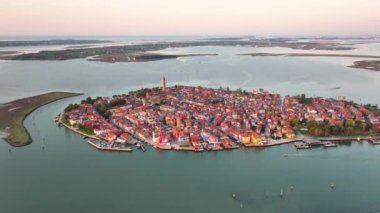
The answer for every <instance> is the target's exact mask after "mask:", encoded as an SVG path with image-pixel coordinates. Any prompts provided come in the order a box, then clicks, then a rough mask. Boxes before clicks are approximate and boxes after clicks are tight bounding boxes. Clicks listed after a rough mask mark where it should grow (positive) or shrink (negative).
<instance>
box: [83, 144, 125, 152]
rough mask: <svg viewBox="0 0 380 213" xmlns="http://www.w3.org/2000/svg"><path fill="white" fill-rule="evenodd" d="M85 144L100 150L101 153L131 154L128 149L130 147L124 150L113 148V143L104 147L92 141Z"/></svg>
mask: <svg viewBox="0 0 380 213" xmlns="http://www.w3.org/2000/svg"><path fill="white" fill-rule="evenodd" d="M87 143H88V144H90V145H91V146H93V147H95V148H96V149H98V150H102V151H118V152H132V148H130V147H126V148H122V147H114V145H115V144H114V142H113V143H111V144H107V145H104V146H103V145H101V144H96V143H95V142H93V141H87Z"/></svg>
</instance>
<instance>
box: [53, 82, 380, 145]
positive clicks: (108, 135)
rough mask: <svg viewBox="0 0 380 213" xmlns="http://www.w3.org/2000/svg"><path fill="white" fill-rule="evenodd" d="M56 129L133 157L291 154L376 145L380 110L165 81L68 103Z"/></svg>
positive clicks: (273, 94) (336, 100)
mask: <svg viewBox="0 0 380 213" xmlns="http://www.w3.org/2000/svg"><path fill="white" fill-rule="evenodd" d="M59 123H60V124H62V125H64V126H65V127H66V128H68V129H69V130H72V131H74V132H76V133H79V134H81V135H83V136H85V137H87V138H90V139H92V140H89V141H88V143H89V144H90V145H92V146H94V147H96V148H97V149H101V150H113V151H120V149H121V150H122V151H131V148H130V146H132V145H138V147H142V144H143V143H146V144H149V145H151V146H153V147H155V148H158V149H164V150H184V151H195V152H201V151H204V150H208V151H219V150H225V149H226V150H228V149H235V148H239V147H269V146H275V145H281V144H287V143H295V142H297V143H296V144H295V146H296V148H311V147H312V146H317V145H322V146H325V147H334V146H335V145H336V144H335V143H334V142H337V141H347V140H363V139H364V140H370V141H371V142H372V143H374V144H379V142H378V141H377V140H378V133H379V132H380V110H379V109H378V108H377V106H373V105H360V104H357V103H354V102H351V101H346V100H345V98H344V97H340V98H339V99H332V98H329V99H325V98H321V97H315V98H308V97H306V96H305V95H303V94H301V95H297V96H288V95H287V96H285V97H284V98H281V97H280V95H279V94H277V93H269V92H266V91H264V90H259V91H256V90H254V91H252V92H248V91H243V90H240V89H239V90H236V91H231V90H230V89H228V88H219V89H211V88H203V87H200V86H198V87H190V86H180V85H178V86H174V87H166V80H165V78H163V80H162V87H155V88H152V89H147V88H146V89H141V90H137V91H131V92H130V93H129V94H124V95H114V96H113V97H110V98H108V97H97V98H94V99H93V98H91V97H88V98H87V99H85V100H82V102H81V104H70V105H69V106H67V107H66V108H65V111H64V112H63V113H62V114H61V115H60V119H59Z"/></svg>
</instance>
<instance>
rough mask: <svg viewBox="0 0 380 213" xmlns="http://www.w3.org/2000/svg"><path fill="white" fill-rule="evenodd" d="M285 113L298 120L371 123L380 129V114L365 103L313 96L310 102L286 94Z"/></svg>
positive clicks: (332, 123)
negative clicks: (369, 108)
mask: <svg viewBox="0 0 380 213" xmlns="http://www.w3.org/2000/svg"><path fill="white" fill-rule="evenodd" d="M284 115H285V116H287V117H289V118H292V119H297V120H300V121H302V120H314V121H316V122H319V123H322V122H328V123H329V124H330V125H332V126H339V125H343V124H344V123H345V122H346V123H347V122H349V123H352V124H354V123H357V122H359V123H365V124H367V123H369V124H371V125H372V126H374V127H375V129H376V128H377V130H378V131H380V116H378V115H376V114H375V113H374V112H372V111H370V110H368V109H367V108H365V107H364V106H363V105H357V104H354V103H350V102H347V101H344V100H336V99H324V98H321V97H316V98H311V99H310V103H309V104H305V103H300V100H299V98H298V97H290V96H285V98H284Z"/></svg>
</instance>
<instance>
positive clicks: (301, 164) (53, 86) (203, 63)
mask: <svg viewBox="0 0 380 213" xmlns="http://www.w3.org/2000/svg"><path fill="white" fill-rule="evenodd" d="M246 50H247V49H245V48H219V47H218V48H216V47H213V48H207V47H204V48H188V49H186V50H184V51H188V52H200V51H202V52H217V53H219V54H221V55H220V56H216V57H211V56H210V57H193V58H182V59H178V60H164V61H156V62H147V63H131V64H125V63H116V64H105V63H99V62H87V61H84V60H71V61H65V62H40V61H28V62H18V61H12V62H4V61H1V62H0V76H1V78H0V91H1V96H0V97H1V100H0V102H6V101H9V100H12V99H15V98H19V97H24V96H28V95H32V94H37V93H40V92H45V91H52V90H65V91H78V92H84V93H86V95H85V96H84V97H86V96H88V95H92V96H97V95H112V94H114V93H126V92H128V91H129V90H131V89H136V88H141V87H147V86H156V85H158V84H159V83H160V79H161V77H162V76H163V75H165V77H166V79H167V81H168V82H169V85H175V84H187V85H202V86H210V87H219V86H229V87H231V88H243V89H247V90H251V89H258V88H265V89H268V90H270V91H276V92H280V93H281V94H288V93H289V94H295V93H301V92H306V93H307V94H310V95H322V96H325V97H334V96H336V95H346V96H347V97H349V98H350V99H354V100H357V101H361V102H369V103H376V104H379V103H380V101H379V99H378V91H379V89H380V83H379V82H380V81H379V78H380V75H379V74H378V73H376V72H371V71H365V70H357V69H350V68H346V67H344V66H342V65H341V64H336V63H328V62H323V61H318V60H316V61H313V60H308V59H302V58H287V57H257V58H253V57H243V56H235V54H234V53H236V52H241V51H246ZM337 86H339V87H341V89H340V90H332V89H331V88H333V87H337ZM81 98H83V97H76V98H70V99H66V100H60V101H58V102H55V103H52V104H49V105H47V106H44V107H42V108H40V109H39V110H37V111H35V112H34V113H32V114H31V115H30V116H29V117H28V118H27V119H26V121H25V125H26V127H27V128H28V130H29V132H30V134H31V136H32V138H33V140H34V141H33V143H32V144H31V145H29V146H26V147H22V148H12V147H10V146H9V145H7V144H6V143H5V142H4V143H0V168H1V172H0V212H7V213H8V212H9V213H13V212H14V213H19V212H31V213H34V212H36V213H40V212H57V213H60V212H94V213H96V212H99V213H101V212H115V213H118V212H153V211H154V212H185V213H186V212H371V211H376V210H380V201H379V199H378V195H379V193H380V188H379V187H378V180H379V178H380V170H379V166H378V162H380V146H378V147H376V146H372V145H370V144H369V143H366V142H364V143H357V142H351V143H344V144H341V145H339V147H338V148H332V149H324V148H316V149H312V150H302V151H297V150H295V148H294V147H293V146H292V145H283V146H278V147H272V148H267V149H239V150H233V151H224V152H210V153H209V152H204V153H187V152H174V151H172V152H169V151H158V150H153V149H152V148H150V149H149V150H148V151H147V152H145V153H142V152H140V151H138V150H134V152H132V153H112V152H101V151H97V150H95V149H93V148H92V147H90V146H88V145H87V144H86V142H85V141H84V140H83V139H82V137H80V136H78V135H75V134H73V133H71V132H68V131H67V130H65V129H63V128H58V127H57V126H56V124H55V123H54V121H53V120H54V117H55V116H56V115H57V114H58V113H59V112H61V111H62V110H63V109H64V107H65V106H66V105H67V104H69V103H72V102H79V101H80V99H81ZM43 147H44V149H43ZM9 150H11V151H9ZM284 154H288V155H289V156H288V157H284ZM331 183H334V184H335V186H336V188H335V189H334V190H332V189H331V188H330V184H331ZM291 186H294V191H291V190H290V187H291ZM281 189H282V190H283V192H284V197H283V198H280V197H279V193H280V191H281ZM232 193H236V194H237V196H238V199H237V200H233V199H232V198H231V194H232ZM241 204H242V206H243V208H241Z"/></svg>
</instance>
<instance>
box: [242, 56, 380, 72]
mask: <svg viewBox="0 0 380 213" xmlns="http://www.w3.org/2000/svg"><path fill="white" fill-rule="evenodd" d="M240 55H248V56H289V57H309V56H321V57H347V58H374V59H380V56H377V55H357V54H321V53H243V54H240ZM348 67H352V68H360V69H367V70H372V71H380V60H362V61H355V62H354V64H353V65H349V66H348Z"/></svg>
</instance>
